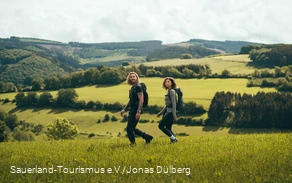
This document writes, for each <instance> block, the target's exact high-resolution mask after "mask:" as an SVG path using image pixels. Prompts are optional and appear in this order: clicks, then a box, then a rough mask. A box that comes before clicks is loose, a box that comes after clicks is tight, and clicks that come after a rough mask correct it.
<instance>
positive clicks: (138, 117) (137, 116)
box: [136, 112, 141, 120]
mask: <svg viewBox="0 0 292 183" xmlns="http://www.w3.org/2000/svg"><path fill="white" fill-rule="evenodd" d="M140 115H141V114H140V113H139V112H137V113H136V119H137V120H138V119H140Z"/></svg>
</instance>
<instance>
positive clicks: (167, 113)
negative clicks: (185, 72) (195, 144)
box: [157, 77, 178, 143]
mask: <svg viewBox="0 0 292 183" xmlns="http://www.w3.org/2000/svg"><path fill="white" fill-rule="evenodd" d="M162 87H163V88H164V89H166V90H167V93H166V95H165V107H164V108H163V109H162V110H161V111H160V112H159V113H158V114H157V117H159V116H160V115H163V117H162V120H161V121H160V123H159V125H158V127H159V129H160V130H161V131H162V132H163V133H165V134H166V135H167V136H168V137H169V138H170V143H175V142H178V140H177V138H176V137H175V135H174V133H173V131H172V130H171V128H172V125H173V122H174V121H177V116H176V92H175V90H174V89H175V88H177V84H176V82H175V80H174V78H172V77H167V78H165V79H164V81H163V83H162Z"/></svg>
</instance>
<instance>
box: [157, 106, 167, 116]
mask: <svg viewBox="0 0 292 183" xmlns="http://www.w3.org/2000/svg"><path fill="white" fill-rule="evenodd" d="M165 111H166V106H165V107H164V108H163V109H162V110H161V111H159V113H158V114H157V117H159V116H161V114H164V113H165Z"/></svg>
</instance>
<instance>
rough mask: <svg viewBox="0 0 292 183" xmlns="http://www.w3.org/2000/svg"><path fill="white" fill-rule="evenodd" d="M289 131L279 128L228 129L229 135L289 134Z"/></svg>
mask: <svg viewBox="0 0 292 183" xmlns="http://www.w3.org/2000/svg"><path fill="white" fill-rule="evenodd" d="M291 132H292V130H291V129H290V130H289V129H280V128H278V129H277V128H230V130H229V131H228V133H230V134H272V133H291Z"/></svg>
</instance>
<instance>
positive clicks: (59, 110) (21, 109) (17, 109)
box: [8, 107, 81, 114]
mask: <svg viewBox="0 0 292 183" xmlns="http://www.w3.org/2000/svg"><path fill="white" fill-rule="evenodd" d="M27 110H32V112H40V111H42V110H50V111H49V112H48V114H60V113H64V112H68V111H73V112H78V111H80V110H81V109H71V108H46V107H34V108H29V107H15V108H13V109H11V110H10V111H8V113H10V114H11V113H15V112H24V111H27Z"/></svg>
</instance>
